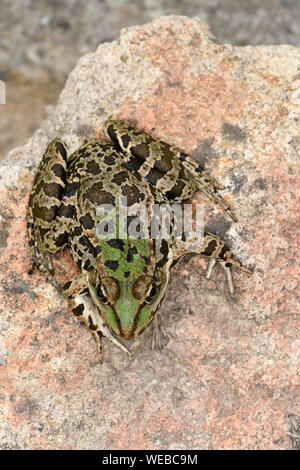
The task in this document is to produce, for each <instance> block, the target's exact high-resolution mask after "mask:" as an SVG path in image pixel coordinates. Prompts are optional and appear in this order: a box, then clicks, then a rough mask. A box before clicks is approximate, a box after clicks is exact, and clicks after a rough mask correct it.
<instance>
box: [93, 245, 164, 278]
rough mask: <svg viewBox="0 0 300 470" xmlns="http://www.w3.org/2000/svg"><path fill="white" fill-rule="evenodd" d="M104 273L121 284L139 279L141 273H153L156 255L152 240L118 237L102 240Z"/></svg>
mask: <svg viewBox="0 0 300 470" xmlns="http://www.w3.org/2000/svg"><path fill="white" fill-rule="evenodd" d="M100 244H101V247H102V252H101V257H102V267H103V271H104V273H103V274H104V275H107V276H111V277H113V278H114V279H116V280H118V281H119V282H120V284H122V283H123V282H125V281H126V280H127V284H128V283H129V282H130V281H133V280H135V279H137V278H138V277H139V276H140V275H142V274H145V275H150V276H151V275H153V272H154V267H155V266H154V264H155V260H154V256H153V252H152V244H153V243H152V240H146V239H117V238H111V239H110V240H100Z"/></svg>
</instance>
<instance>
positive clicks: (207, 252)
mask: <svg viewBox="0 0 300 470" xmlns="http://www.w3.org/2000/svg"><path fill="white" fill-rule="evenodd" d="M217 245H218V244H217V242H216V240H211V241H210V242H209V244H208V245H207V247H206V248H205V249H204V250H203V251H201V255H203V256H211V255H212V254H213V252H214V251H215V249H216V248H217Z"/></svg>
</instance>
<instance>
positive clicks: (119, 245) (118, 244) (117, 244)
mask: <svg viewBox="0 0 300 470" xmlns="http://www.w3.org/2000/svg"><path fill="white" fill-rule="evenodd" d="M107 244H108V245H109V246H110V247H111V248H115V249H116V250H120V251H124V246H125V243H124V242H123V240H121V239H119V238H112V239H111V240H108V241H107Z"/></svg>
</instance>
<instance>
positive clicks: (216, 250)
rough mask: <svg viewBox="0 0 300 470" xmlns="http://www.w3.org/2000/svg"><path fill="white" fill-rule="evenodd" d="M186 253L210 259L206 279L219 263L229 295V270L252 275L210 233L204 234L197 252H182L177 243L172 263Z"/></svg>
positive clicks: (195, 250)
mask: <svg viewBox="0 0 300 470" xmlns="http://www.w3.org/2000/svg"><path fill="white" fill-rule="evenodd" d="M187 253H197V254H199V255H202V256H205V257H208V258H210V261H209V264H208V268H207V274H206V278H207V279H209V278H210V276H211V273H212V269H213V267H214V265H215V264H216V263H219V264H220V265H221V266H222V268H223V269H224V271H225V272H226V276H227V279H228V284H229V289H230V292H231V294H233V293H234V284H233V280H232V273H231V268H233V267H234V268H237V269H240V270H241V271H244V272H245V273H247V274H252V271H250V269H247V268H245V267H244V266H242V264H241V263H240V261H239V260H238V259H237V258H236V257H235V256H234V254H233V253H232V251H231V250H230V249H229V248H228V247H227V245H226V244H225V242H223V240H221V239H220V238H219V237H217V236H216V235H213V234H212V233H208V232H204V237H203V243H202V244H201V248H199V250H197V249H195V248H193V249H192V250H189V249H188V248H187V249H186V251H183V244H180V243H179V244H178V247H177V252H176V249H174V253H173V257H174V261H175V260H177V259H179V258H180V257H181V256H184V255H185V254H187Z"/></svg>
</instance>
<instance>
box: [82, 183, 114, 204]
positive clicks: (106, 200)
mask: <svg viewBox="0 0 300 470" xmlns="http://www.w3.org/2000/svg"><path fill="white" fill-rule="evenodd" d="M102 186H103V185H102V183H101V182H98V183H95V184H93V185H92V186H91V187H90V188H89V189H88V190H87V191H86V193H85V194H84V199H88V200H89V201H90V202H91V203H92V204H93V205H95V206H100V205H101V204H111V205H112V206H113V205H114V204H115V197H114V196H113V195H112V194H111V193H109V192H108V191H105V190H102V189H100V188H102Z"/></svg>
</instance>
